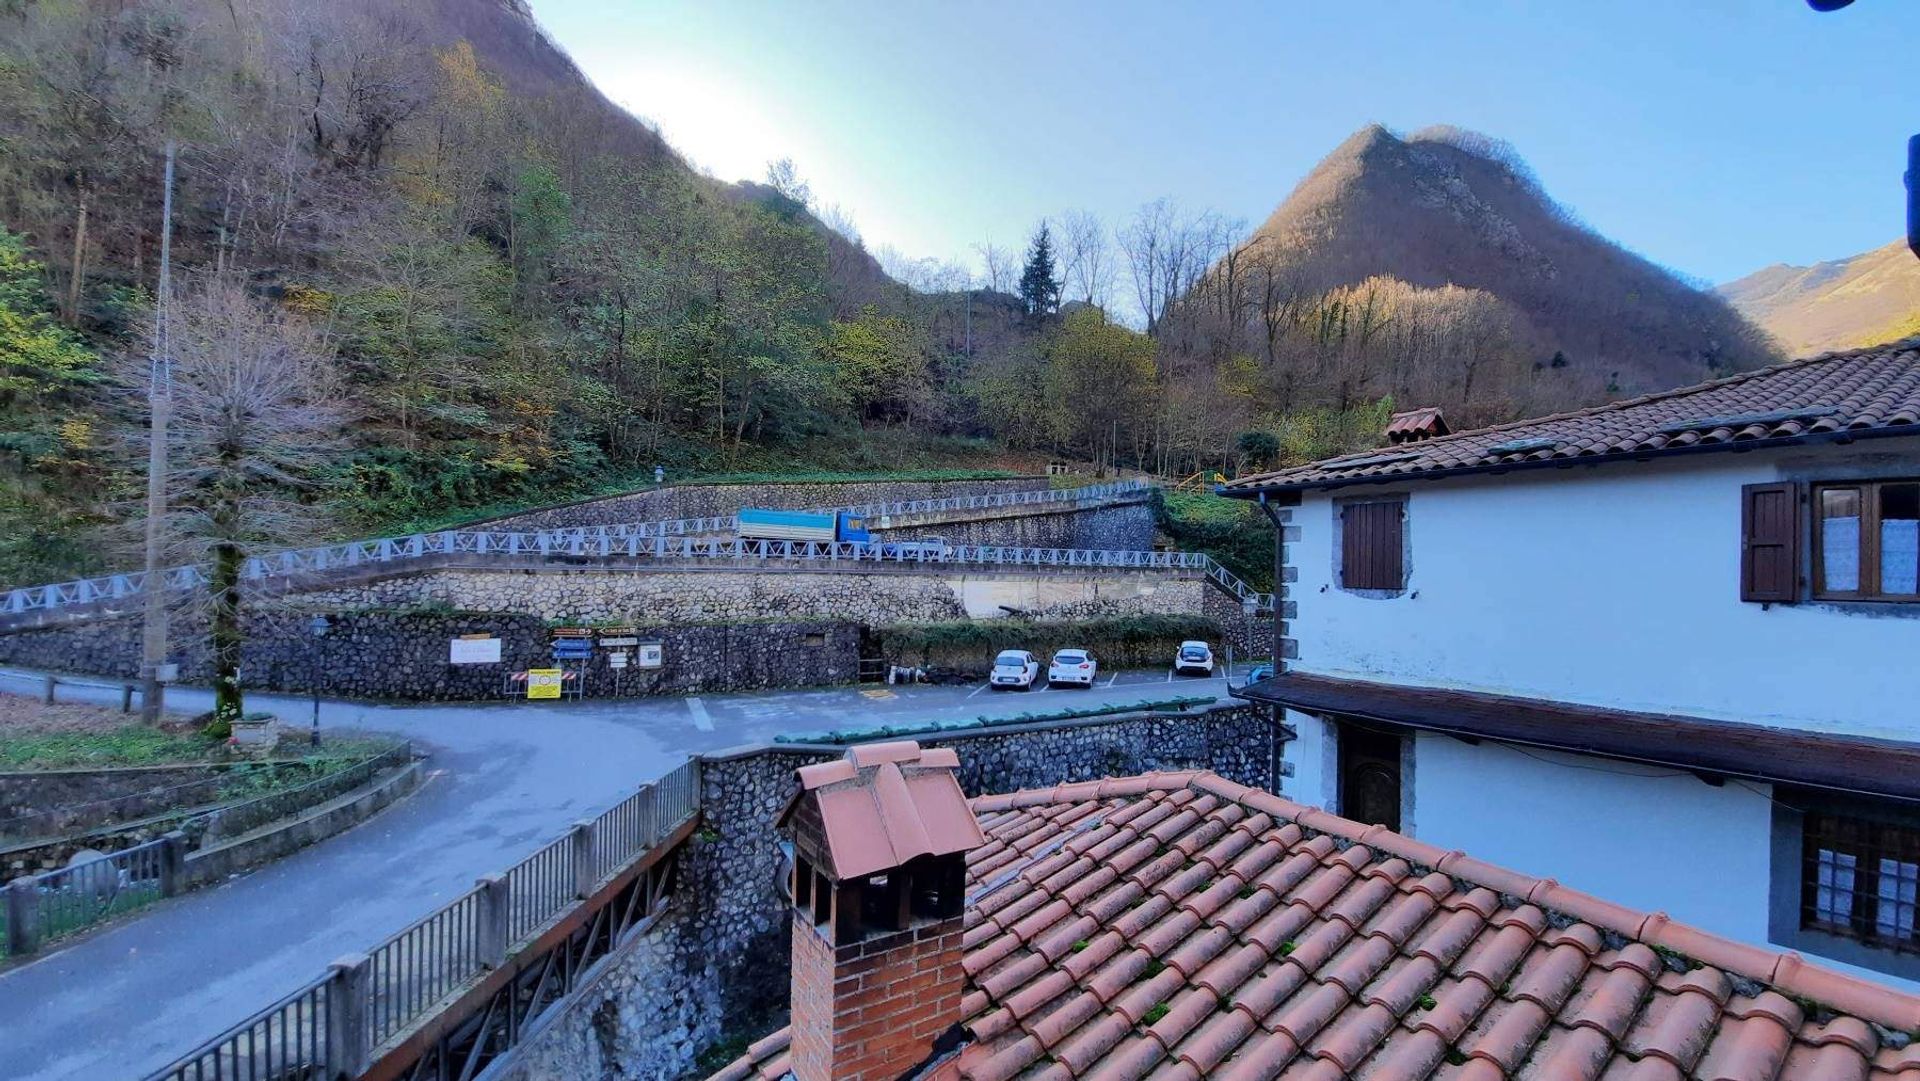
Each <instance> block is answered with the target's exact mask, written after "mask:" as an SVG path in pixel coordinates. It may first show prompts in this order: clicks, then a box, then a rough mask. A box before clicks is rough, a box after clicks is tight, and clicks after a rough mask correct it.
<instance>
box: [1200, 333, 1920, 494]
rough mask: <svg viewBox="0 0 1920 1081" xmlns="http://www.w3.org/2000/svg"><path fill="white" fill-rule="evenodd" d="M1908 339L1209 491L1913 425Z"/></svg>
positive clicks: (1413, 475) (1918, 391) (1915, 373)
mask: <svg viewBox="0 0 1920 1081" xmlns="http://www.w3.org/2000/svg"><path fill="white" fill-rule="evenodd" d="M1917 349H1920V339H1908V340H1906V341H1902V342H1893V343H1890V344H1887V345H1879V346H1873V347H1871V348H1868V349H1858V350H1853V351H1851V352H1845V353H1827V354H1823V355H1821V356H1817V357H1812V358H1809V359H1806V360H1799V361H1793V362H1791V363H1787V364H1778V365H1775V366H1773V367H1770V368H1761V369H1759V370H1757V371H1751V372H1743V373H1741V374H1739V375H1735V376H1732V377H1730V378H1726V379H1721V380H1717V381H1714V382H1710V383H1701V384H1697V385H1695V386H1690V387H1681V388H1679V389H1677V390H1670V391H1664V392H1662V393H1659V394H1651V395H1646V396H1644V397H1639V398H1631V399H1627V400H1624V401H1618V402H1613V403H1610V404H1608V405H1602V406H1596V407H1594V408H1591V409H1582V410H1578V411H1575V412H1570V413H1557V414H1554V415H1552V416H1546V417H1537V418H1534V419H1531V420H1522V421H1515V422H1513V423H1511V424H1501V425H1496V426H1494V427H1491V428H1480V429H1476V430H1473V431H1466V432H1455V433H1453V434H1451V435H1442V436H1438V437H1436V438H1433V439H1423V440H1418V441H1415V442H1408V443H1400V444H1397V445H1394V446H1388V447H1381V448H1377V449H1374V450H1368V451H1361V452H1359V453H1356V454H1347V455H1342V456H1340V457H1337V458H1327V459H1323V460H1321V461H1318V462H1313V463H1310V464H1307V465H1301V466H1294V467H1292V468H1288V469H1282V470H1279V471H1277V472H1272V473H1261V474H1257V475H1254V476H1248V477H1240V478H1236V479H1235V480H1233V481H1231V482H1229V483H1228V484H1226V485H1224V486H1223V487H1222V489H1221V491H1222V492H1223V493H1225V494H1227V495H1243V496H1244V495H1251V494H1254V493H1257V492H1260V491H1284V490H1292V489H1302V488H1333V487H1339V486H1341V485H1343V484H1352V483H1358V482H1362V481H1379V480H1383V479H1398V478H1408V479H1417V478H1420V477H1424V476H1433V475H1444V474H1448V473H1453V472H1463V471H1493V470H1502V469H1512V468H1515V467H1521V468H1525V467H1527V466H1529V465H1536V466H1537V465H1546V466H1557V465H1571V464H1574V463H1590V462H1595V461H1600V460H1605V459H1608V458H1632V457H1636V456H1641V455H1646V454H1650V453H1657V452H1662V451H1674V450H1680V449H1691V450H1696V451H1698V450H1716V449H1718V450H1733V449H1745V448H1750V447H1753V446H1755V445H1756V444H1764V443H1765V442H1766V441H1768V440H1788V439H1796V438H1805V437H1808V436H1821V435H1823V434H1826V433H1840V434H1844V435H1845V436H1846V437H1847V438H1852V439H1857V438H1863V437H1867V436H1875V435H1907V434H1920V352H1917V351H1916V350H1917ZM1716 422H1718V423H1716Z"/></svg>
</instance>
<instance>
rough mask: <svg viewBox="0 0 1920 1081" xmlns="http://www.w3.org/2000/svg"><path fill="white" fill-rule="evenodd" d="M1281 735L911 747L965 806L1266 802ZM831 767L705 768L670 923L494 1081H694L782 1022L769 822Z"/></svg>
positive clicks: (1182, 734) (1235, 718) (1156, 729)
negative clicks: (1066, 794)
mask: <svg viewBox="0 0 1920 1081" xmlns="http://www.w3.org/2000/svg"><path fill="white" fill-rule="evenodd" d="M1277 735H1278V730H1277V728H1276V727H1275V726H1274V725H1273V724H1272V722H1271V720H1270V712H1269V711H1268V710H1267V709H1266V708H1264V707H1254V706H1239V705H1236V706H1227V707H1220V708H1216V709H1213V710H1210V711H1207V712H1204V713H1195V714H1192V715H1187V716H1176V717H1151V716H1143V715H1132V716H1124V717H1119V718H1102V719H1097V720H1085V721H1070V722H1054V723H1039V724H1031V725H1019V726H1006V727H1004V728H1000V729H994V730H986V731H977V732H969V733H954V734H949V735H942V736H939V737H927V738H924V739H923V740H922V741H921V742H922V745H924V746H948V747H952V748H954V750H955V751H957V752H958V754H959V756H960V765H961V769H960V781H961V785H962V787H963V788H965V790H966V791H967V793H968V794H969V795H979V794H985V793H995V792H1007V791H1013V790H1016V789H1022V788H1037V787H1043V786H1049V785H1054V784H1059V783H1062V782H1067V781H1078V780H1089V779H1092V778H1096V777H1105V776H1124V775H1130V774H1135V773H1142V772H1146V771H1149V770H1156V769H1190V768H1200V769H1211V770H1214V771H1216V772H1218V773H1220V774H1221V775H1223V776H1225V777H1228V778H1231V779H1232V780H1235V781H1238V782H1240V783H1242V784H1250V785H1255V786H1257V787H1261V788H1266V789H1269V790H1274V791H1277V790H1278V787H1279V786H1278V781H1279V778H1278V776H1277V775H1276V769H1277V767H1276V763H1277V762H1278V761H1279V756H1280V744H1279V743H1278V742H1277V741H1276V737H1277ZM840 753H841V751H840V749H839V748H824V747H780V746H776V747H760V748H752V749H748V750H744V751H741V752H736V753H731V754H721V755H714V756H709V757H706V758H704V759H703V762H702V766H701V770H702V774H701V778H702V780H701V795H702V801H703V812H702V813H703V816H704V821H703V829H702V831H701V833H700V834H699V836H698V838H697V839H696V840H695V841H693V842H690V843H689V844H688V846H687V848H686V849H685V850H684V851H683V852H682V853H681V856H680V860H681V863H680V882H679V885H678V886H677V887H676V889H675V892H674V898H673V907H672V909H671V910H670V911H669V912H668V913H667V915H666V916H665V917H663V919H662V920H661V922H660V923H659V924H658V925H656V926H655V927H654V928H653V929H652V930H651V931H650V932H648V933H647V934H646V935H645V936H643V937H642V938H641V940H640V941H638V942H637V943H635V944H634V945H633V946H632V947H631V948H630V949H629V950H628V951H627V952H625V953H623V954H621V955H619V956H618V957H617V958H615V960H614V961H613V962H612V967H611V968H610V969H609V970H608V971H607V972H606V973H605V974H604V975H603V976H602V977H601V978H600V979H599V980H597V981H596V982H595V983H594V984H593V985H592V986H591V987H589V988H588V989H587V990H586V991H585V992H584V993H582V994H581V995H580V996H578V997H577V998H576V999H575V1000H574V1001H573V1002H571V1003H568V1004H566V1006H565V1007H563V1009H565V1010H566V1012H565V1013H564V1014H562V1015H561V1016H559V1017H557V1018H555V1019H553V1020H552V1021H551V1022H550V1023H548V1024H546V1025H545V1026H544V1030H543V1031H541V1032H540V1033H539V1034H537V1035H536V1036H534V1037H533V1038H532V1039H531V1040H529V1042H528V1043H526V1044H525V1045H523V1046H522V1047H521V1049H520V1050H519V1052H518V1053H517V1057H516V1058H515V1059H513V1060H512V1061H511V1062H510V1063H508V1064H505V1069H504V1070H503V1071H502V1075H501V1076H502V1079H503V1081H508V1079H510V1081H542V1079H546V1078H553V1077H568V1078H582V1079H594V1078H662V1079H665V1078H674V1077H681V1076H701V1072H700V1071H699V1070H697V1069H696V1065H697V1064H700V1056H701V1055H702V1054H704V1053H707V1052H708V1051H709V1050H710V1049H712V1048H715V1047H716V1046H718V1045H719V1044H721V1042H722V1041H725V1040H729V1039H738V1038H746V1039H757V1038H759V1037H761V1036H764V1035H766V1034H767V1033H768V1032H770V1031H772V1030H773V1029H774V1028H776V1027H778V1026H779V1025H780V1024H782V1023H784V1016H783V1014H784V1010H785V1006H786V1000H787V988H788V979H789V975H788V969H787V964H788V951H789V948H790V940H789V934H788V932H789V927H788V917H787V906H786V904H785V902H784V901H782V899H781V897H780V894H779V892H778V890H779V880H780V876H781V874H782V870H783V858H782V854H781V850H780V845H779V841H780V838H779V836H778V834H777V833H776V832H775V831H774V829H773V822H774V819H775V818H776V817H777V816H778V814H779V812H780V809H781V807H782V806H784V804H785V802H786V800H787V797H788V796H789V795H790V794H791V793H792V791H793V786H794V780H793V773H794V770H796V769H798V768H799V767H800V766H802V765H806V764H808V763H810V762H817V761H823V760H825V759H828V758H833V757H838V756H839V754H840ZM704 1065H717V1064H716V1063H711V1062H709V1063H706V1064H704Z"/></svg>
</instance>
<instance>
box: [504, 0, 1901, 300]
mask: <svg viewBox="0 0 1920 1081" xmlns="http://www.w3.org/2000/svg"><path fill="white" fill-rule="evenodd" d="M533 11H534V15H535V17H536V18H537V19H539V20H540V22H541V23H542V24H543V25H544V26H545V27H546V28H547V30H548V32H549V34H550V35H551V36H552V37H553V39H554V40H555V41H557V42H558V43H559V44H560V46H561V47H562V48H564V49H565V50H567V52H568V53H569V54H570V55H571V56H572V57H573V58H574V61H575V62H576V63H578V64H579V65H580V67H581V68H582V69H583V70H584V71H585V72H586V73H587V75H588V77H589V78H591V79H592V80H593V81H594V82H595V83H596V84H597V85H598V86H599V87H600V88H601V90H602V91H604V92H605V93H606V94H607V95H608V96H609V97H611V98H612V99H613V100H614V101H616V102H618V103H620V104H621V105H623V106H625V107H626V108H628V109H629V110H630V111H632V112H634V113H635V114H637V115H639V116H642V117H644V118H646V119H648V120H650V121H652V122H654V123H655V124H657V125H658V126H659V127H660V129H661V130H662V131H663V133H664V134H665V135H666V136H667V138H668V140H669V141H670V142H672V143H673V145H674V146H675V147H676V148H678V149H679V150H680V151H681V152H682V153H683V154H684V155H685V156H686V157H687V158H688V159H690V160H691V161H692V162H693V163H694V164H695V165H697V166H699V167H700V168H702V169H704V170H706V171H708V172H710V173H711V174H713V175H714V176H716V177H718V178H719V179H722V180H739V179H756V180H757V179H763V178H764V175H765V172H766V166H767V163H768V162H770V161H772V160H774V159H777V158H792V159H793V161H794V162H795V164H796V165H797V166H798V168H799V171H800V173H801V175H802V176H803V177H804V178H805V179H806V180H807V181H808V182H809V183H810V185H811V186H812V189H813V192H814V195H815V197H816V199H817V200H818V201H819V202H820V203H822V204H826V205H835V204H837V205H838V206H840V207H841V208H843V209H844V210H845V211H846V212H847V213H848V214H849V215H850V216H851V217H852V219H853V221H854V222H855V224H856V225H857V226H858V228H859V230H860V233H861V235H862V236H863V238H864V239H865V241H866V243H867V245H868V247H869V248H872V249H878V248H880V247H883V246H890V247H892V248H895V249H897V250H899V251H901V252H903V253H905V254H907V255H909V256H914V257H935V258H943V259H944V258H955V259H962V260H965V261H973V258H974V257H973V255H972V252H973V248H974V245H976V244H978V243H981V242H983V241H984V242H991V243H994V244H997V245H1000V246H1003V247H1020V246H1023V245H1024V244H1025V242H1026V240H1027V238H1028V236H1029V235H1030V234H1031V232H1032V230H1033V228H1034V226H1035V225H1036V223H1038V222H1039V221H1040V220H1042V219H1044V218H1048V217H1051V216H1057V215H1059V214H1060V213H1062V212H1065V211H1068V210H1075V209H1084V210H1092V211H1094V212H1096V213H1098V214H1100V215H1101V216H1102V217H1103V218H1105V219H1106V220H1108V221H1109V222H1119V221H1122V220H1124V219H1125V218H1127V217H1129V216H1130V215H1132V213H1133V212H1134V211H1135V210H1136V209H1137V208H1138V207H1139V206H1140V205H1141V204H1142V203H1145V202H1147V201H1149V200H1152V199H1155V198H1157V197H1161V196H1168V197H1171V198H1172V199H1173V200H1174V201H1175V202H1177V203H1178V204H1179V205H1181V206H1182V207H1186V208H1190V209H1195V210H1198V209H1206V208H1211V209H1213V210H1217V211H1219V212H1221V213H1223V214H1225V215H1227V216H1228V217H1230V218H1239V219H1245V220H1246V221H1247V222H1248V223H1249V226H1252V225H1257V224H1258V223H1259V222H1260V221H1262V220H1263V219H1265V218H1266V216H1267V215H1268V214H1269V213H1271V212H1272V210H1273V208H1274V207H1275V206H1276V205H1278V204H1279V202H1280V201H1281V200H1282V199H1284V198H1285V197H1286V195H1287V193H1288V192H1289V191H1290V190H1291V189H1292V188H1293V186H1294V185H1295V184H1296V183H1298V182H1299V180H1300V179H1301V178H1302V177H1304V176H1305V175H1306V173H1307V172H1308V170H1310V169H1311V168H1312V167H1313V165H1314V164H1315V163H1316V162H1317V161H1318V160H1319V159H1320V158H1321V157H1322V156H1323V155H1325V154H1326V153H1327V152H1328V151H1330V150H1332V149H1333V148H1334V146H1336V145H1337V144H1338V143H1339V142H1340V141H1341V140H1342V139H1344V138H1345V137H1346V136H1348V135H1349V134H1351V133H1352V132H1354V131H1355V130H1357V129H1359V128H1361V127H1362V126H1364V125H1366V124H1368V123H1374V122H1378V123H1382V124H1385V125H1386V126H1388V127H1389V128H1392V129H1395V130H1398V131H1404V132H1410V131H1414V130H1417V129H1419V128H1422V127H1426V126H1429V125H1433V124H1450V125H1455V126H1458V127H1465V128H1471V129H1474V130H1476V131H1481V132H1484V133H1486V134H1489V135H1493V136H1495V137H1498V138H1501V139H1504V140H1506V141H1508V142H1509V143H1511V144H1512V145H1513V146H1514V147H1515V148H1516V149H1517V150H1518V151H1519V153H1520V154H1521V155H1522V156H1523V157H1524V158H1525V159H1526V160H1527V161H1528V162H1529V163H1530V164H1531V165H1532V167H1533V169H1534V171H1535V172H1536V173H1537V174H1538V175H1539V177H1540V179H1541V181H1542V182H1543V184H1544V185H1545V187H1546V190H1547V191H1548V192H1549V193H1550V194H1551V195H1552V196H1553V197H1554V198H1555V199H1556V200H1558V201H1559V202H1560V203H1562V204H1563V205H1565V206H1567V207H1569V208H1571V209H1572V210H1573V211H1574V212H1575V213H1576V214H1577V215H1579V216H1580V217H1581V218H1582V219H1583V220H1585V221H1586V222H1587V223H1588V224H1589V225H1591V226H1592V227H1594V228H1595V229H1597V230H1598V231H1600V232H1601V233H1603V234H1605V235H1607V236H1609V237H1611V238H1613V239H1614V240H1617V241H1619V242H1621V243H1623V244H1625V245H1626V246H1627V247H1629V248H1632V249H1633V250H1635V251H1637V252H1640V253H1641V254H1643V255H1645V256H1647V257H1649V258H1651V259H1653V260H1655V261H1657V262H1659V263H1662V264H1664V265H1666V266H1668V267H1670V268H1672V269H1674V270H1676V271H1679V272H1680V273H1682V274H1685V275H1687V276H1689V277H1691V278H1695V279H1700V280H1705V281H1712V282H1720V281H1726V280H1729V279H1732V278H1735V277H1739V276H1740V275H1743V274H1746V273H1749V272H1751V271H1753V270H1756V269H1758V268H1760V267H1762V266H1766V265H1768V264H1772V263H1779V262H1785V263H1795V264H1806V263H1812V262H1817V261H1820V260H1823V259H1833V258H1839V257H1843V256H1846V255H1851V254H1854V253H1857V252H1860V251H1864V250H1867V249H1869V248H1873V247H1878V246H1880V245H1882V244H1885V243H1887V242H1888V241H1891V240H1893V239H1895V238H1896V237H1898V236H1900V235H1901V234H1902V232H1903V230H1904V228H1905V226H1904V222H1905V217H1904V198H1905V196H1904V194H1903V188H1902V185H1901V173H1902V171H1903V169H1904V167H1905V157H1906V141H1907V138H1908V136H1910V135H1912V134H1915V133H1920V80H1916V79H1914V78H1912V77H1911V73H1910V67H1909V64H1910V59H1911V56H1912V54H1913V52H1914V50H1915V48H1916V47H1917V46H1920V0H1856V2H1855V3H1854V5H1853V6H1852V7H1851V8H1848V9H1846V10H1843V11H1840V12H1837V13H1833V14H1815V13H1814V12H1812V11H1811V10H1809V9H1808V8H1807V6H1806V4H1805V2H1804V0H1599V2H1595V0H1534V2H1529V0H1335V2H1328V0H1269V2H1267V3H1230V2H1224V0H1220V2H1216V0H1205V2H1188V3H1182V4H1179V5H1175V4H1173V3H1139V2H1127V0H1114V2H1105V3H1090V2H1068V0H1061V2H1032V0H1029V2H1026V3H1001V2H983V3H958V2H940V3H936V2H933V0H871V2H853V0H785V2H764V0H701V2H693V3H681V2H677V0H533Z"/></svg>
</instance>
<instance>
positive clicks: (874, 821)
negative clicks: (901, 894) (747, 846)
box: [781, 740, 982, 880]
mask: <svg viewBox="0 0 1920 1081" xmlns="http://www.w3.org/2000/svg"><path fill="white" fill-rule="evenodd" d="M959 765H960V759H959V757H958V756H956V755H955V754H954V753H953V751H952V750H951V749H948V748H929V749H927V750H924V751H923V750H921V749H920V745H919V744H918V743H915V742H913V741H912V740H901V741H898V742H893V743H866V744H862V745H860V746H858V747H854V748H852V749H851V750H849V751H847V754H846V757H844V758H838V759H835V760H833V761H831V762H821V763H818V764H816V765H811V766H802V767H801V768H800V791H799V792H797V793H795V794H794V798H793V801H792V802H790V803H788V805H787V809H786V811H784V812H782V814H781V821H782V822H784V821H785V820H786V818H787V816H788V815H790V814H791V813H792V812H793V809H794V807H795V806H796V805H797V804H798V802H799V801H800V800H801V799H803V798H805V797H807V796H809V795H811V796H813V797H814V798H815V799H816V800H817V801H818V803H819V807H820V818H821V825H822V831H823V832H824V833H825V835H826V842H827V848H828V852H829V855H830V856H831V857H832V863H833V866H832V867H831V868H829V869H828V870H829V871H830V873H831V874H832V876H833V877H834V878H835V879H839V880H845V879H849V878H858V877H860V876H862V875H869V874H872V873H873V872H875V871H883V870H886V869H887V868H889V867H900V866H902V865H904V864H905V863H906V862H907V861H908V860H911V859H913V858H915V857H917V856H944V855H948V854H950V853H954V852H965V851H966V850H968V849H970V848H974V847H977V846H978V845H979V844H980V843H981V840H982V838H981V836H980V827H979V825H978V824H977V823H976V822H975V821H974V817H973V815H972V814H970V813H968V811H967V798H966V796H965V794H963V793H962V792H961V791H960V782H959V781H957V780H955V779H954V775H953V771H954V770H955V769H956V768H958V767H959Z"/></svg>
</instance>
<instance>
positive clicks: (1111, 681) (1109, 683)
mask: <svg viewBox="0 0 1920 1081" xmlns="http://www.w3.org/2000/svg"><path fill="white" fill-rule="evenodd" d="M1119 678H1120V673H1118V672H1115V673H1114V674H1112V675H1110V676H1108V677H1107V686H1109V687H1111V686H1113V684H1114V681H1115V680H1117V679H1119Z"/></svg>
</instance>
